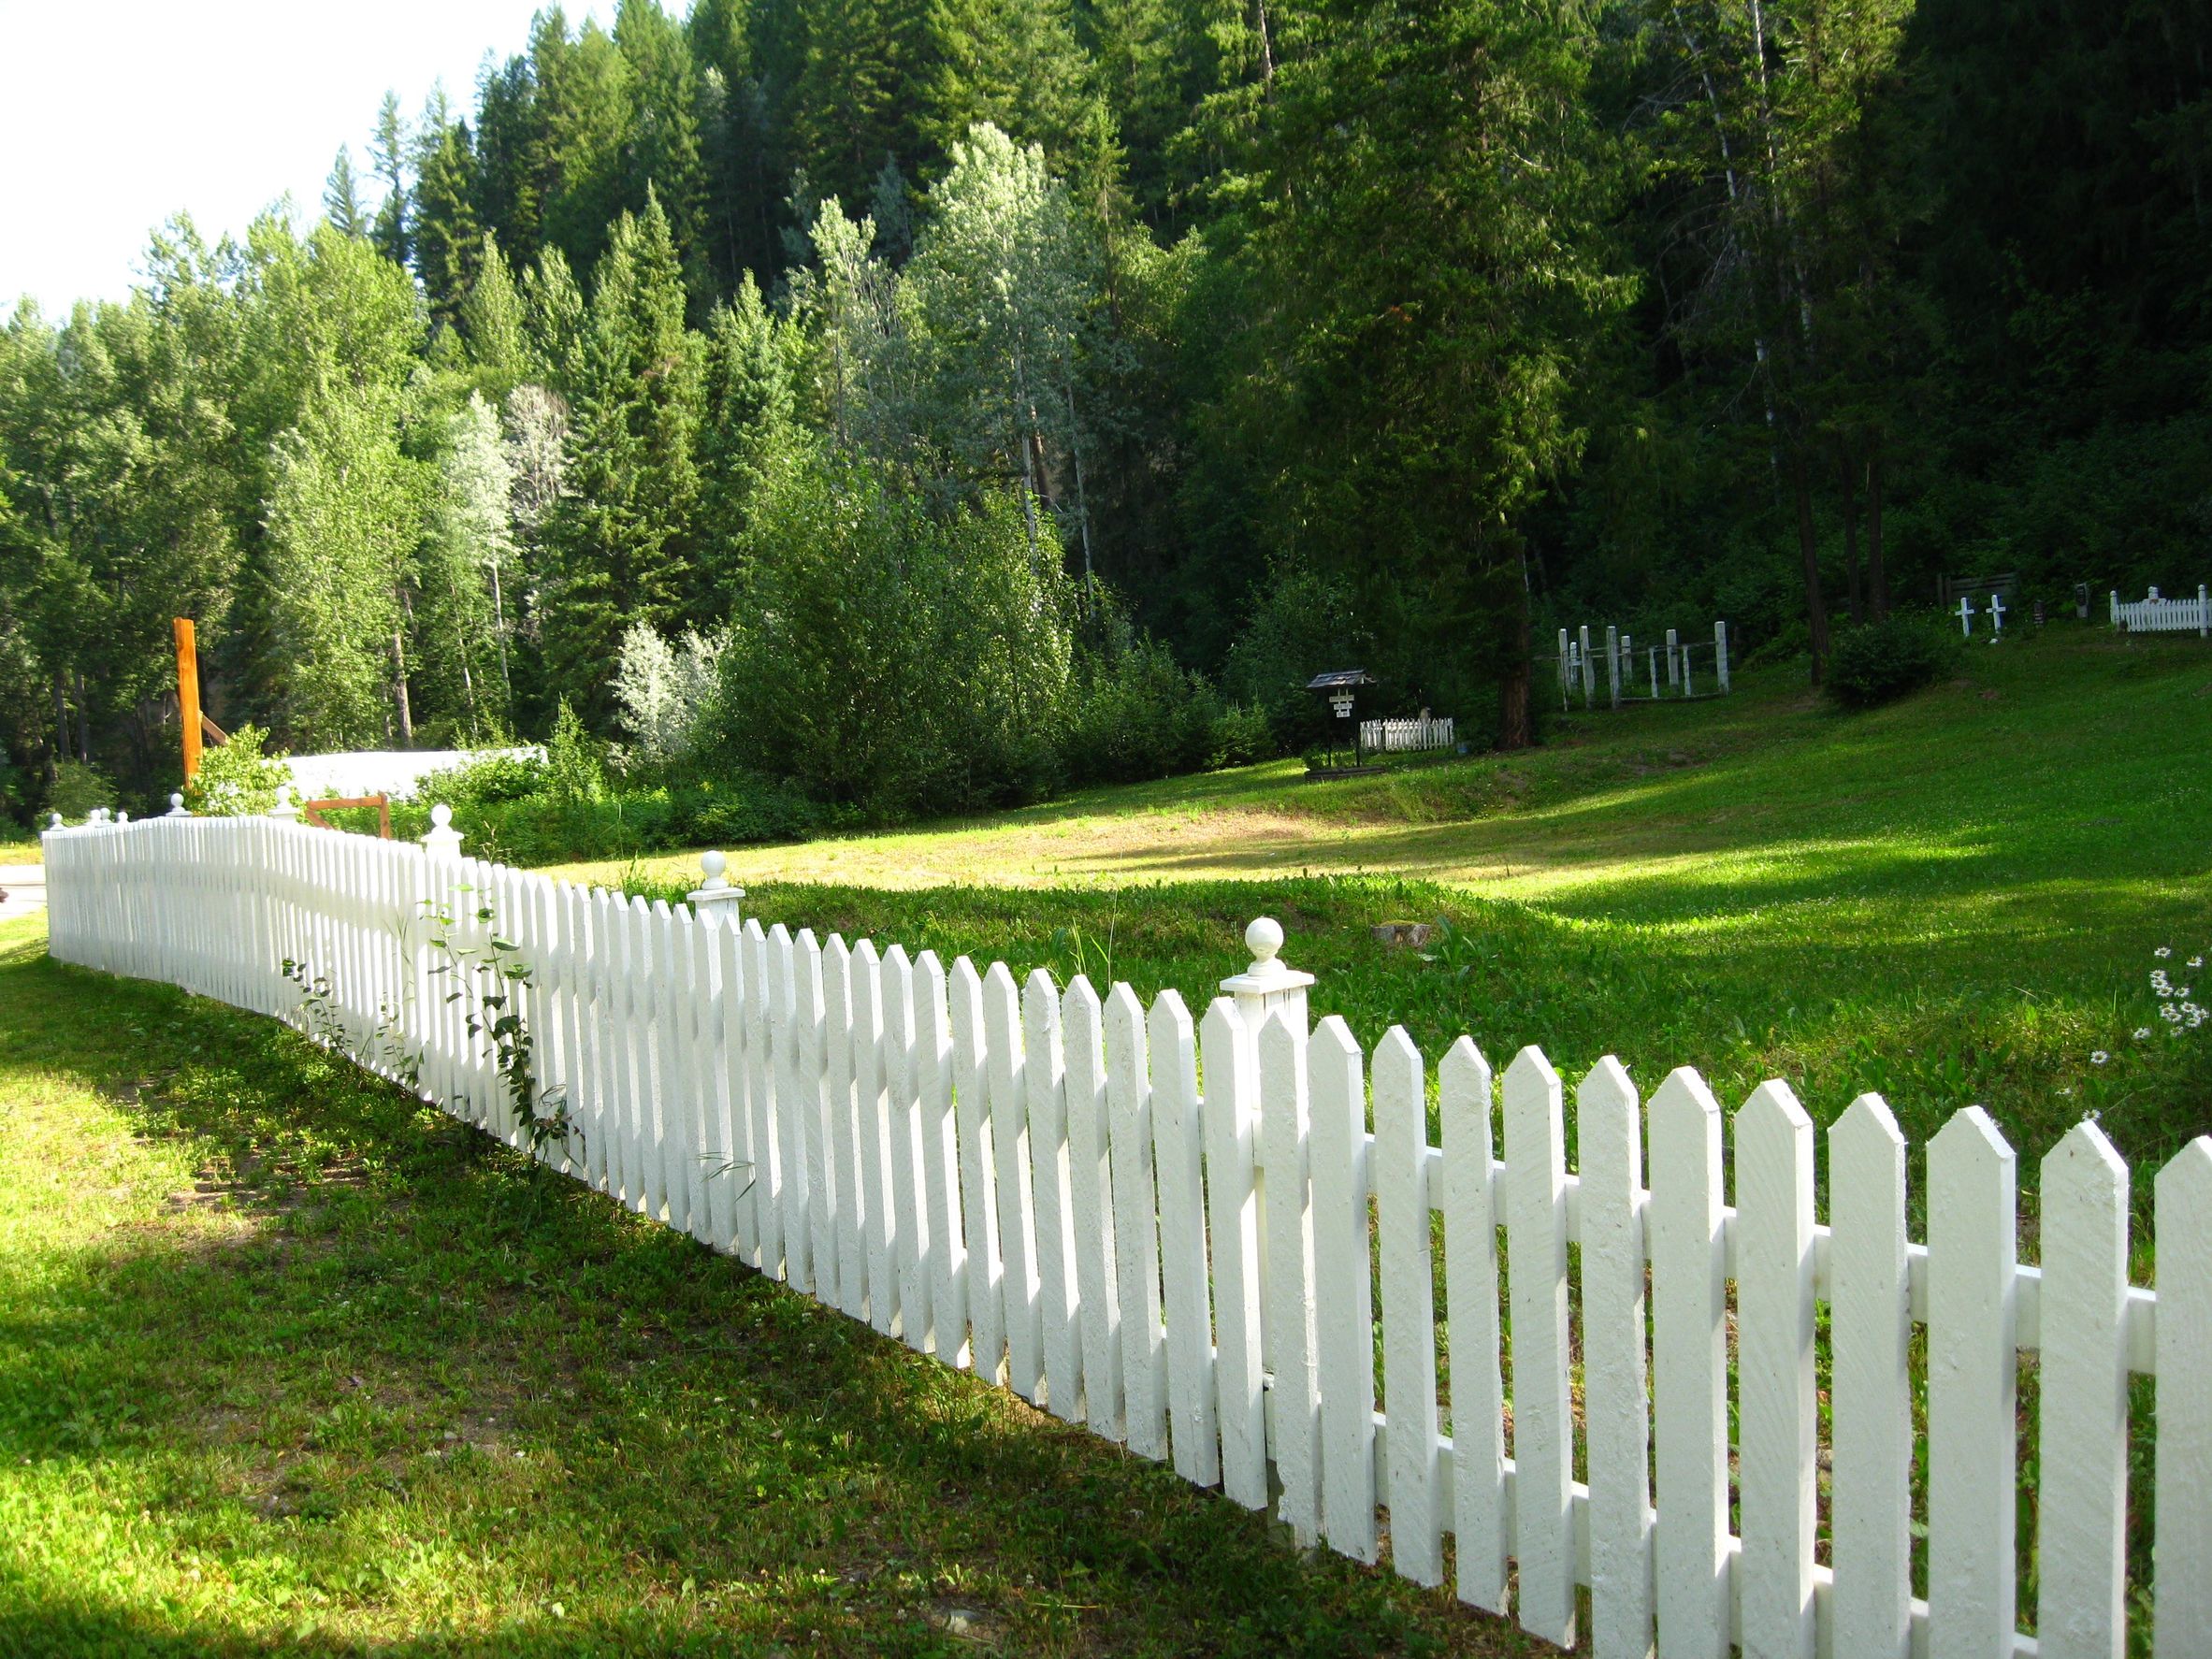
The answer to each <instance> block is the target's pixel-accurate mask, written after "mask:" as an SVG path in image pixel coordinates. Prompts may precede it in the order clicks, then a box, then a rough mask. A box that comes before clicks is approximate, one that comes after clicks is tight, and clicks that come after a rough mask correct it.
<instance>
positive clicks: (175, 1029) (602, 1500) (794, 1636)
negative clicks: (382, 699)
mask: <svg viewBox="0 0 2212 1659" xmlns="http://www.w3.org/2000/svg"><path fill="white" fill-rule="evenodd" d="M44 945H45V940H44V934H43V930H42V927H41V925H40V923H39V922H38V920H37V919H36V918H33V919H31V920H29V921H18V922H10V923H4V924H0V1653H10V1654H13V1653H24V1654H31V1653H37V1654H95V1653H96V1654H133V1655H137V1654H175V1655H180V1656H181V1655H187V1654H190V1655H199V1654H209V1653H247V1652H253V1653H261V1652H272V1651H284V1652H329V1653H337V1652H348V1653H351V1652H362V1651H367V1650H369V1649H370V1648H373V1649H375V1650H376V1651H378V1652H405V1653H410V1654H432V1653H437V1654H489V1653H509V1652H512V1653H530V1654H536V1653H549V1652H572V1653H637V1654H643V1653H653V1654H658V1653H673V1652H699V1653H708V1652H714V1653H726V1652H739V1653H759V1654H782V1653H816V1654H824V1655H829V1654H846V1653H855V1652H869V1653H897V1654H925V1653H946V1654H951V1653H975V1652H1019V1653H1067V1654H1090V1653H1253V1654H1263V1653H1265V1654H1275V1653H1283V1652H1298V1653H1317V1654H1344V1655H1354V1654H1366V1653H1371V1652H1386V1653H1439V1654H1441V1653H1478V1654H1501V1653H1522V1652H1529V1651H1532V1650H1531V1649H1530V1648H1529V1647H1528V1646H1527V1645H1525V1644H1524V1643H1523V1642H1522V1641H1521V1640H1520V1638H1518V1637H1516V1636H1515V1635H1514V1634H1513V1633H1512V1632H1511V1630H1510V1629H1508V1628H1506V1627H1504V1626H1502V1625H1500V1624H1498V1623H1496V1622H1495V1621H1492V1620H1487V1619H1483V1618H1481V1617H1479V1616H1477V1615H1474V1614H1472V1613H1469V1612H1467V1611H1466V1610H1465V1609H1460V1608H1458V1607H1457V1606H1456V1605H1455V1604H1453V1603H1452V1602H1451V1601H1450V1600H1449V1598H1448V1597H1447V1596H1445V1595H1442V1594H1424V1593H1421V1592H1417V1591H1415V1590H1413V1589H1412V1588H1411V1587H1410V1586H1408V1585H1405V1584H1403V1583H1401V1582H1399V1581H1398V1580H1395V1579H1393V1578H1391V1577H1390V1576H1388V1575H1387V1574H1386V1573H1381V1572H1375V1571H1369V1570H1364V1569H1361V1568H1358V1567H1356V1566H1353V1565H1350V1564H1348V1563H1345V1562H1342V1561H1340V1560H1338V1559H1337V1558H1335V1557H1332V1556H1327V1555H1316V1556H1309V1557H1308V1556H1301V1555H1299V1554H1297V1553H1295V1552H1294V1551H1290V1550H1288V1549H1286V1548H1283V1547H1282V1546H1281V1544H1280V1543H1279V1540H1278V1539H1277V1538H1276V1537H1275V1536H1272V1534H1271V1532H1270V1529H1269V1527H1268V1525H1267V1523H1266V1522H1264V1521H1263V1520H1262V1519H1260V1518H1259V1517H1256V1516H1251V1515H1249V1514H1246V1513H1245V1512H1244V1511H1242V1510H1239V1509H1237V1508H1235V1507H1234V1506H1232V1505H1230V1504H1229V1503H1227V1502H1226V1501H1225V1500H1223V1499H1222V1498H1220V1497H1219V1496H1216V1495H1214V1494H1211V1493H1203V1492H1199V1491H1196V1490H1194V1489H1193V1488H1191V1487H1189V1486H1187V1485H1186V1484H1185V1483H1184V1482H1183V1481H1182V1480H1181V1479H1178V1477H1176V1476H1175V1475H1174V1474H1173V1473H1172V1472H1171V1471H1169V1470H1167V1469H1165V1468H1164V1467H1160V1466H1157V1465H1152V1464H1145V1463H1143V1462H1141V1461H1139V1460H1136V1459H1133V1458H1130V1457H1127V1456H1125V1455H1123V1454H1121V1453H1120V1452H1118V1451H1117V1450H1114V1449H1113V1448H1111V1447H1110V1446H1108V1445H1106V1443H1104V1442H1102V1441H1099V1440H1096V1439H1094V1438H1092V1436H1091V1435H1089V1434H1088V1432H1086V1431H1083V1430H1081V1429H1075V1428H1069V1427H1066V1426H1064V1425H1061V1424H1059V1423H1057V1422H1055V1421H1052V1420H1050V1419H1048V1418H1045V1417H1042V1416H1040V1415H1039V1414H1037V1413H1035V1412H1033V1411H1031V1410H1029V1409H1028V1408H1027V1407H1024V1406H1022V1405H1021V1404H1020V1403H1019V1402H1018V1401H1015V1400H1013V1399H1012V1398H1010V1397H1009V1396H1008V1395H1006V1394H1005V1393H1003V1392H999V1391H997V1390H994V1389H989V1388H985V1387H983V1386H982V1385H980V1384H979V1383H977V1382H976V1381H975V1380H974V1379H972V1378H967V1377H964V1376H961V1375H960V1374H958V1373H955V1372H952V1371H949V1370H947V1369H946V1368H944V1367H942V1366H940V1365H938V1364H936V1363H934V1362H933V1361H930V1360H926V1359H923V1358H922V1357H920V1356H918V1355H916V1354H913V1353H911V1352H909V1351H908V1350H907V1349H904V1348H903V1347H901V1346H898V1345H896V1344H893V1343H890V1342H889V1341H886V1340H882V1339H879V1338H877V1337H875V1335H873V1334H871V1333H870V1332H869V1331H868V1330H867V1329H866V1328H865V1327H863V1326H860V1325H859V1324H856V1323H854V1322H853V1321H851V1320H846V1319H844V1318H843V1317H841V1316H839V1315H837V1314H835V1313H831V1312H829V1311H826V1310H824V1309H822V1308H820V1307H817V1306H815V1305H814V1304H813V1303H811V1302H810V1301H809V1300H808V1299H806V1298H805V1297H802V1296H801V1295H798V1294H796V1293H793V1292H789V1291H784V1290H782V1289H780V1288H778V1287H776V1286H775V1285H773V1284H772V1283H770V1282H768V1281H767V1280H764V1279H762V1278H761V1277H759V1276H758V1275H756V1274H754V1273H752V1272H750V1271H748V1270H746V1269H745V1268H743V1267H741V1266H739V1265H738V1264H737V1263H735V1262H730V1261H729V1260H726V1259H722V1258H718V1257H716V1256H713V1255H711V1254H710V1253H708V1252H706V1251H704V1250H702V1249H701V1248H698V1247H697V1246H695V1245H694V1244H692V1243H691V1242H690V1241H689V1240H688V1239H686V1238H684V1237H681V1236H679V1235H673V1234H671V1233H668V1232H666V1231H664V1230H662V1229H660V1228H658V1227H656V1226H651V1225H648V1224H646V1223H644V1222H643V1221H642V1220H640V1219H637V1218H635V1217H633V1216H630V1215H629V1214H627V1213H626V1212H624V1211H622V1210H620V1209H619V1208H617V1207H616V1206H614V1205H611V1204H609V1203H607V1202H605V1201H604V1200H601V1199H599V1198H597V1197H595V1196H593V1195H591V1194H589V1193H587V1192H586V1191H585V1190H583V1189H581V1188H580V1187H576V1186H574V1185H571V1183H568V1182H566V1181H563V1180H560V1179H558V1178H557V1177H553V1176H545V1177H543V1178H542V1179H541V1180H538V1181H536V1182H533V1181H532V1180H531V1178H530V1176H529V1175H528V1170H527V1166H526V1165H525V1164H524V1163H523V1162H522V1161H520V1160H519V1159H517V1158H516V1157H515V1156H513V1154H511V1153H509V1152H507V1151H506V1150H505V1149H503V1148H500V1147H496V1146H495V1145H494V1144H493V1143H491V1142H489V1141H487V1140H485V1139H484V1137H482V1136H479V1135H477V1134H476V1133H474V1132H471V1131H467V1130H464V1129H462V1128H460V1127H459V1126H458V1125H456V1124H455V1123H454V1122H453V1121H452V1120H451V1119H448V1118H445V1117H443V1116H442V1115H441V1114H439V1113H437V1112H435V1111H431V1110H427V1109H424V1108H421V1107H418V1106H417V1105H416V1104H415V1103H413V1102H412V1101H411V1100H409V1099H407V1098H405V1097H403V1096H401V1095H400V1094H398V1092H397V1091H395V1090H393V1089H388V1088H385V1087H383V1086H381V1085H378V1084H376V1083H374V1082H372V1081H369V1080H367V1079H366V1078H365V1077H363V1076H362V1075H360V1074H357V1073H355V1072H354V1071H353V1069H352V1068H351V1067H350V1066H349V1065H347V1064H346V1063H344V1062H342V1061H337V1060H332V1059H330V1058H329V1057H327V1056H326V1055H325V1054H324V1053H323V1052H322V1051H321V1050H319V1049H316V1048H314V1047H312V1046H310V1045H309V1044H308V1043H307V1042H305V1041H304V1040H303V1039H301V1038H299V1037H297V1036H296V1035H295V1034H293V1033H292V1032H291V1031H288V1030H286V1029H284V1028H282V1027H279V1026H276V1025H273V1024H271V1023H269V1022H267V1021H265V1020H260V1019H256V1018H254V1017H250V1016H247V1015H243V1014H239V1013H236V1012H233V1011H230V1010H227V1009H224V1008H222V1007H219V1006H217V1005H214V1004H211V1003H206V1002H202V1001H199V1000H196V999H193V998H189V997H187V996H185V995H183V994H182V993H181V992H178V991H176V990H173V989H170V988H166V987H160V986H152V985H141V984H134V983H128V982H119V981H115V980H112V979H108V978H106V977H104V976H101V975H96V974H87V973H83V972H80V971H77V970H73V969H69V968H65V967H62V966H60V965H57V964H54V963H52V962H51V961H49V960H48V959H46V957H45V955H44Z"/></svg>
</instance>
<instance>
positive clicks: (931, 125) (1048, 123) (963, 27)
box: [922, 0, 1100, 174]
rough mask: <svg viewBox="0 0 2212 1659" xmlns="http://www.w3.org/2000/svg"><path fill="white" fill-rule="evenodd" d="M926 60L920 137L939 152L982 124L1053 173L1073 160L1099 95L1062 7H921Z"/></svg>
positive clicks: (978, 0) (981, 1)
mask: <svg viewBox="0 0 2212 1659" xmlns="http://www.w3.org/2000/svg"><path fill="white" fill-rule="evenodd" d="M929 62H930V64H931V73H930V77H929V81H928V86H929V93H928V113H927V115H926V117H925V118H924V120H923V123H922V130H923V132H924V134H925V135H926V136H927V137H929V138H930V139H932V140H933V142H934V143H935V144H936V145H937V146H938V147H939V148H941V149H943V150H946V151H949V150H950V149H951V148H952V146H953V145H954V144H955V143H957V142H959V141H960V140H961V139H962V138H964V137H967V134H968V130H969V129H970V128H971V127H975V126H977V125H980V124H983V123H989V124H990V125H993V126H996V127H998V128H999V129H1001V130H1002V131H1004V132H1005V133H1006V134H1007V135H1008V136H1010V137H1012V138H1013V139H1014V140H1015V141H1016V142H1017V143H1019V144H1040V145H1042V146H1043V147H1044V151H1045V155H1046V158H1047V160H1048V162H1050V163H1051V164H1052V165H1053V166H1055V167H1056V168H1058V169H1059V170H1060V171H1061V172H1063V174H1064V173H1065V172H1066V170H1067V169H1068V167H1069V166H1071V165H1072V164H1073V163H1074V162H1075V161H1076V160H1077V158H1078V157H1079V156H1080V155H1081V153H1082V151H1083V142H1084V138H1085V137H1086V136H1087V135H1088V133H1089V132H1090V130H1091V126H1092V113H1093V111H1094V110H1095V109H1097V108H1099V107H1100V97H1099V92H1098V82H1097V73H1096V70H1095V68H1094V66H1093V65H1092V62H1091V58H1090V54H1089V53H1087V52H1086V51H1085V50H1083V46H1082V43H1081V41H1080V40H1079V39H1078V38H1077V33H1076V20H1075V7H1074V6H1073V5H1072V3H1071V0H1030V3H1029V4H1027V5H1022V6H1005V5H1000V4H998V3H997V0H930V10H929Z"/></svg>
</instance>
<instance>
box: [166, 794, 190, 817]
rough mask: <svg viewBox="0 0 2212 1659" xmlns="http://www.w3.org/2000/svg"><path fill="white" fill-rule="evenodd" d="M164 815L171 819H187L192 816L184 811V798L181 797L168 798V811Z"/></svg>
mask: <svg viewBox="0 0 2212 1659" xmlns="http://www.w3.org/2000/svg"><path fill="white" fill-rule="evenodd" d="M165 816H166V817H171V818H189V817H190V816H192V815H191V814H190V813H188V812H186V811H185V810H184V797H183V796H182V795H172V796H170V797H169V810H168V811H167V813H166V814H165Z"/></svg>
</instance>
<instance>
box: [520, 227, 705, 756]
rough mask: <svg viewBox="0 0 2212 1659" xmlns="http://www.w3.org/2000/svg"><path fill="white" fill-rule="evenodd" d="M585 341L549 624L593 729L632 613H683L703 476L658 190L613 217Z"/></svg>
mask: <svg viewBox="0 0 2212 1659" xmlns="http://www.w3.org/2000/svg"><path fill="white" fill-rule="evenodd" d="M593 277H594V284H593V292H592V296H591V306H590V310H589V313H588V316H587V318H586V325H585V330H584V335H583V339H582V341H581V343H580V347H579V350H578V353H577V365H578V367H577V372H576V377H575V378H576V397H575V401H574V406H573V409H574V412H573V422H574V424H573V426H572V427H571V432H570V439H569V465H568V478H567V483H568V488H569V490H570V491H571V493H570V494H569V495H568V496H566V497H565V498H563V499H562V500H561V502H560V503H559V505H558V506H557V508H556V509H555V512H554V518H553V522H552V524H551V525H550V527H549V541H551V544H552V553H553V569H552V570H551V571H550V572H549V573H548V574H549V580H548V582H547V585H546V591H545V601H544V612H543V618H542V636H543V643H544V657H545V667H546V672H547V674H548V677H549V681H550V684H551V685H552V687H553V688H554V689H555V690H556V691H557V692H558V693H559V694H560V695H562V696H565V697H568V698H569V699H570V700H571V701H572V702H574V703H575V704H576V706H577V707H578V709H579V710H580V711H581V712H583V713H584V714H585V715H586V719H588V720H589V721H590V722H591V723H592V725H593V726H594V728H595V729H599V730H602V731H604V730H607V729H610V728H609V723H610V721H611V719H612V716H613V704H612V702H611V700H610V696H609V692H608V686H609V685H610V684H611V683H612V677H613V674H614V665H615V662H616V660H617V658H618V656H619V655H620V650H621V641H622V635H623V633H624V631H625V630H626V629H628V628H629V627H630V626H631V625H632V624H635V623H641V622H642V623H644V624H645V625H646V626H648V627H650V628H656V629H659V630H661V631H664V632H665V631H667V630H668V629H670V628H672V627H674V626H676V625H677V624H679V623H681V622H683V621H684V620H686V618H685V616H684V615H683V606H684V601H685V599H687V590H688V588H689V585H690V569H691V565H692V562H693V556H694V547H693V536H694V531H695V520H696V515H697V512H698V505H699V474H698V470H697V467H696V464H695V461H694V455H693V445H694V442H695V440H696V435H697V432H698V427H699V415H700V379H699V366H698V361H697V355H696V351H695V347H694V343H693V342H694V339H695V337H694V336H692V335H690V334H688V333H687V331H686V329H685V326H684V308H685V292H684V281H683V273H682V270H681V268H680V267H679V266H678V264H677V260H676V252H675V247H674V244H673V242H672V239H671V238H670V236H669V228H668V219H667V217H666V215H664V214H663V213H662V212H661V210H660V204H659V202H658V199H657V198H655V197H653V196H651V195H648V196H647V198H646V202H645V211H644V213H643V216H642V217H639V218H634V219H633V218H632V217H630V216H629V214H624V215H623V216H622V217H621V218H620V219H619V220H617V221H616V222H615V225H614V237H613V238H612V240H611V242H610V244H609V246H608V249H607V253H606V257H605V258H604V259H602V260H601V261H600V265H599V268H598V269H597V270H596V271H595V272H594V273H593Z"/></svg>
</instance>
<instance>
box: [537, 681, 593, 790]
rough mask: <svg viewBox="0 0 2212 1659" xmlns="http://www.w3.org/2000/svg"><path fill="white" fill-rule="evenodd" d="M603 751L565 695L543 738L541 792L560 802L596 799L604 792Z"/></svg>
mask: <svg viewBox="0 0 2212 1659" xmlns="http://www.w3.org/2000/svg"><path fill="white" fill-rule="evenodd" d="M606 788H607V768H606V751H605V749H604V748H603V747H602V745H601V744H600V743H599V742H598V741H597V740H596V739H595V738H593V736H592V735H591V733H590V732H588V731H586V730H585V729H584V721H583V718H582V716H580V715H579V714H577V713H576V711H575V709H574V708H573V707H572V706H571V704H570V702H569V700H568V699H567V698H565V697H564V698H562V699H561V700H560V708H559V710H558V711H557V713H556V714H554V716H553V735H552V736H551V737H550V738H548V739H547V740H546V742H545V793H546V794H547V795H548V796H550V797H551V798H552V799H553V800H555V801H561V802H563V803H567V802H572V801H596V800H598V799H599V797H600V796H601V795H603V794H605V793H606Z"/></svg>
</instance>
